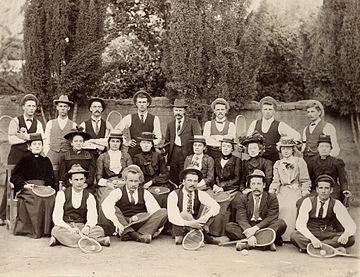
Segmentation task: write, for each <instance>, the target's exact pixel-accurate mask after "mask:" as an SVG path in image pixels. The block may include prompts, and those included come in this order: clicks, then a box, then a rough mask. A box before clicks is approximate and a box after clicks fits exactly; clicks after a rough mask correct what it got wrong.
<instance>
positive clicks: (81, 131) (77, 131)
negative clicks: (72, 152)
mask: <svg viewBox="0 0 360 277" xmlns="http://www.w3.org/2000/svg"><path fill="white" fill-rule="evenodd" d="M74 136H82V137H83V138H84V141H85V140H89V139H90V138H91V135H90V134H88V133H85V132H84V128H82V127H80V126H76V128H73V129H71V130H70V132H69V133H67V134H66V135H65V136H64V138H65V139H67V140H71V139H72V138H73V137H74Z"/></svg>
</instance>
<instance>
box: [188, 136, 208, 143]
mask: <svg viewBox="0 0 360 277" xmlns="http://www.w3.org/2000/svg"><path fill="white" fill-rule="evenodd" d="M190 141H191V142H193V143H194V142H201V143H203V144H204V145H206V139H205V137H204V136H200V135H195V136H194V137H193V138H192V139H191V140H190Z"/></svg>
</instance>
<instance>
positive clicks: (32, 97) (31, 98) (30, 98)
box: [20, 93, 39, 106]
mask: <svg viewBox="0 0 360 277" xmlns="http://www.w3.org/2000/svg"><path fill="white" fill-rule="evenodd" d="M26 101H35V103H36V106H39V99H37V97H36V96H35V95H34V94H31V93H29V94H26V95H25V96H24V97H23V98H22V99H21V101H20V105H21V106H23V105H24V104H25V103H26Z"/></svg>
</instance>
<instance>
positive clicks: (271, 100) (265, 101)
mask: <svg viewBox="0 0 360 277" xmlns="http://www.w3.org/2000/svg"><path fill="white" fill-rule="evenodd" d="M259 103H260V107H262V106H263V105H264V104H268V105H273V106H274V108H275V109H276V108H277V105H278V102H277V101H276V100H275V99H274V98H272V97H271V96H265V97H263V98H261V99H260V101H259Z"/></svg>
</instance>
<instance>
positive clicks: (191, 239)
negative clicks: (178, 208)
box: [182, 229, 204, 251]
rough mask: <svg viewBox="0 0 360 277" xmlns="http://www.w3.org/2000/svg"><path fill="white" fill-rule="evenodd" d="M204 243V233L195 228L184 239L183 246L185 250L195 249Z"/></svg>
mask: <svg viewBox="0 0 360 277" xmlns="http://www.w3.org/2000/svg"><path fill="white" fill-rule="evenodd" d="M203 243H204V234H203V232H202V231H201V230H199V229H193V230H191V231H190V232H189V233H187V234H186V235H185V237H184V239H183V242H182V246H183V248H184V249H185V250H190V251H194V250H197V249H199V248H200V247H201V245H202V244H203Z"/></svg>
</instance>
